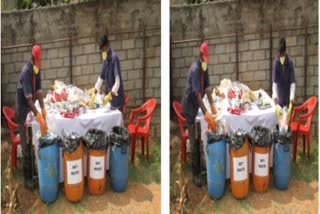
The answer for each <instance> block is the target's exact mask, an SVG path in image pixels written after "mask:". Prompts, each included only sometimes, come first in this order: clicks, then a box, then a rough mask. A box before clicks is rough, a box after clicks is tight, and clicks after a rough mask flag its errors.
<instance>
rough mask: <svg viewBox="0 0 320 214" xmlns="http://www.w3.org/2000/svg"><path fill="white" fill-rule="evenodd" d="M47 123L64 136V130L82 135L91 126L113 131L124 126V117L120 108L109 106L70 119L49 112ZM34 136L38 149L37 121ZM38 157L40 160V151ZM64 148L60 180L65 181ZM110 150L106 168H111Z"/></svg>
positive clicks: (61, 157)
mask: <svg viewBox="0 0 320 214" xmlns="http://www.w3.org/2000/svg"><path fill="white" fill-rule="evenodd" d="M47 125H48V129H49V132H52V133H54V134H56V135H58V136H60V137H62V130H65V131H66V132H69V133H71V132H77V133H78V134H79V135H80V136H84V135H85V134H86V132H87V131H88V130H89V129H90V128H96V129H101V130H103V131H105V132H106V133H107V134H108V133H109V132H111V130H112V127H114V126H122V125H123V119H122V113H121V112H120V111H118V110H109V109H108V108H100V109H96V110H88V112H87V113H86V114H83V115H80V116H79V117H76V118H73V119H70V118H64V117H62V116H61V115H59V114H55V115H52V114H48V116H47ZM31 126H32V136H33V142H34V145H35V151H38V145H39V141H38V138H39V136H40V126H39V124H38V123H37V122H36V121H33V122H31ZM35 153H36V158H37V161H38V152H35ZM62 154H63V152H62V148H60V169H59V171H60V172H59V182H63V180H64V178H63V156H62ZM109 154H110V150H109V149H108V152H107V157H106V168H107V169H109V157H110V155H109ZM86 166H87V158H86V155H85V156H84V175H85V176H86V175H87V167H86Z"/></svg>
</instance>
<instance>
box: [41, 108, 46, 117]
mask: <svg viewBox="0 0 320 214" xmlns="http://www.w3.org/2000/svg"><path fill="white" fill-rule="evenodd" d="M41 114H42V117H43V119H44V120H46V119H47V111H46V109H45V107H43V108H42V109H41Z"/></svg>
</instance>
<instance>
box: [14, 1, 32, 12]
mask: <svg viewBox="0 0 320 214" xmlns="http://www.w3.org/2000/svg"><path fill="white" fill-rule="evenodd" d="M30 8H32V0H18V1H17V9H18V10H21V9H30Z"/></svg>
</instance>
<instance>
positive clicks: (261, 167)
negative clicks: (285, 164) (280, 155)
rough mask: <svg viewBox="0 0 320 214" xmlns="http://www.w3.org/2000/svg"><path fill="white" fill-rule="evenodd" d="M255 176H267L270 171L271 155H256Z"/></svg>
mask: <svg viewBox="0 0 320 214" xmlns="http://www.w3.org/2000/svg"><path fill="white" fill-rule="evenodd" d="M254 155H255V159H254V174H255V175H257V176H267V175H268V170H269V155H268V154H259V153H255V154H254Z"/></svg>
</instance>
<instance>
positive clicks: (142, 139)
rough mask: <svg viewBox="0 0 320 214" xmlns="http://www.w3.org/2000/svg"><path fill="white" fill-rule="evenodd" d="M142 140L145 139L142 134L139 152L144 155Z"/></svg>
mask: <svg viewBox="0 0 320 214" xmlns="http://www.w3.org/2000/svg"><path fill="white" fill-rule="evenodd" d="M144 141H145V138H144V137H143V136H142V137H141V152H142V155H144Z"/></svg>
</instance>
